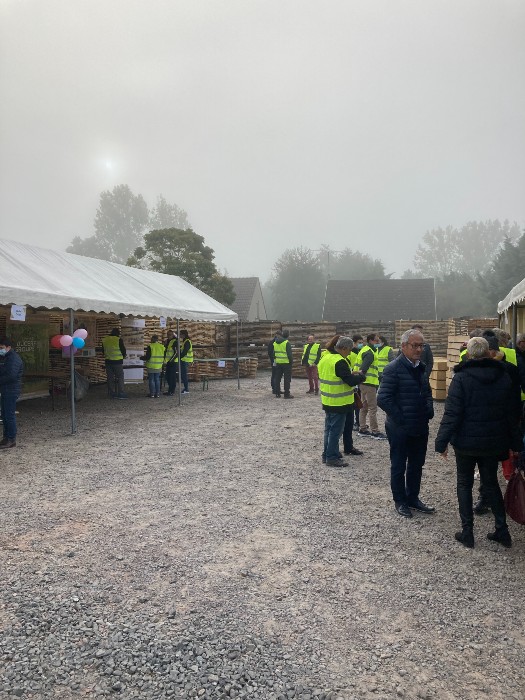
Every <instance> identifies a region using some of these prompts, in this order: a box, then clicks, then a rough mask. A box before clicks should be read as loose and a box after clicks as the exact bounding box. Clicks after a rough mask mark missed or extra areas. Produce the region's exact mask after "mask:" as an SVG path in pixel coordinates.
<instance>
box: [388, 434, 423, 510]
mask: <svg viewBox="0 0 525 700" xmlns="http://www.w3.org/2000/svg"><path fill="white" fill-rule="evenodd" d="M386 434H387V437H388V442H389V444H390V487H391V489H392V497H393V499H394V503H396V505H399V504H405V505H412V504H415V503H417V501H418V499H419V489H420V487H421V475H422V473H423V465H424V464H425V457H426V454H427V443H428V432H426V433H425V434H424V435H409V434H408V433H407V432H406V431H405V430H403V429H402V428H398V427H393V426H392V425H391V424H389V423H388V422H387V424H386Z"/></svg>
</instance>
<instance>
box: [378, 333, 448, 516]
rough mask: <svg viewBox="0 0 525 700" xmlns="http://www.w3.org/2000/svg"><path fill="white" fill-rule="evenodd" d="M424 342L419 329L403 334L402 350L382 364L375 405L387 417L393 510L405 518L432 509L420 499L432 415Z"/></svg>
mask: <svg viewBox="0 0 525 700" xmlns="http://www.w3.org/2000/svg"><path fill="white" fill-rule="evenodd" d="M424 344H425V340H424V338H423V336H422V334H421V332H420V331H419V330H417V329H411V330H409V331H405V333H403V335H402V336H401V353H400V354H399V356H398V357H396V359H395V360H394V361H393V362H391V363H390V364H388V365H387V366H386V367H385V370H384V372H383V379H382V380H381V385H380V387H379V392H378V394H377V404H378V406H379V408H381V409H383V411H385V413H386V416H387V417H386V422H385V429H386V434H387V437H388V441H389V443H390V465H391V469H390V485H391V488H392V496H393V499H394V503H395V508H396V511H397V512H398V513H399V515H402V516H403V517H404V518H411V517H412V510H418V511H420V512H421V513H428V514H430V513H434V511H435V509H434V508H432V507H430V506H427V505H425V503H423V501H421V500H420V498H419V490H420V487H421V475H422V472H423V465H424V463H425V457H426V453H427V443H428V422H429V420H430V419H431V418H433V417H434V406H433V403H432V392H431V390H430V384H429V383H428V377H427V375H426V368H425V365H424V364H423V363H422V362H421V361H420V357H421V354H422V352H423V347H424ZM411 509H412V510H411Z"/></svg>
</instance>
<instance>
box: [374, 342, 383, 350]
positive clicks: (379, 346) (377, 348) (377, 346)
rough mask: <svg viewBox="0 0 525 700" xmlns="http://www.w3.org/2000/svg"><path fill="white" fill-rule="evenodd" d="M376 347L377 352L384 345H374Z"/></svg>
mask: <svg viewBox="0 0 525 700" xmlns="http://www.w3.org/2000/svg"><path fill="white" fill-rule="evenodd" d="M374 347H375V349H376V350H379V348H382V347H383V344H382V343H374Z"/></svg>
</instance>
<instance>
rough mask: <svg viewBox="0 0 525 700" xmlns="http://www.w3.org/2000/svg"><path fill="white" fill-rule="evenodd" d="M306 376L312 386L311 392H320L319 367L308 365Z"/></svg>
mask: <svg viewBox="0 0 525 700" xmlns="http://www.w3.org/2000/svg"><path fill="white" fill-rule="evenodd" d="M306 376H307V377H308V383H309V385H310V391H319V373H318V371H317V365H306Z"/></svg>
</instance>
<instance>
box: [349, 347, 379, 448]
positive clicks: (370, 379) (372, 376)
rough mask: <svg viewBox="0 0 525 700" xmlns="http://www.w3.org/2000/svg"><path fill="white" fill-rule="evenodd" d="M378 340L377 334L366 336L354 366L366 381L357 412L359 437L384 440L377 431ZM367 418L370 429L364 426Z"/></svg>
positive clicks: (362, 386) (362, 387) (362, 385)
mask: <svg viewBox="0 0 525 700" xmlns="http://www.w3.org/2000/svg"><path fill="white" fill-rule="evenodd" d="M378 345H379V338H378V335H377V333H369V334H368V335H367V336H366V345H365V346H364V347H363V348H361V350H360V351H359V355H358V356H357V360H356V362H355V365H354V371H355V370H357V371H359V372H361V374H364V375H365V377H366V379H365V381H364V383H363V384H361V387H360V389H361V401H362V402H363V408H362V409H361V410H360V411H359V433H358V434H359V435H366V436H368V437H373V438H375V439H376V440H386V435H385V434H384V433H382V432H381V431H380V430H379V425H378V423H377V388H378V386H379V373H378V368H377V348H378ZM367 417H368V418H369V420H370V429H369V427H368V425H367V424H366V419H367Z"/></svg>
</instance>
